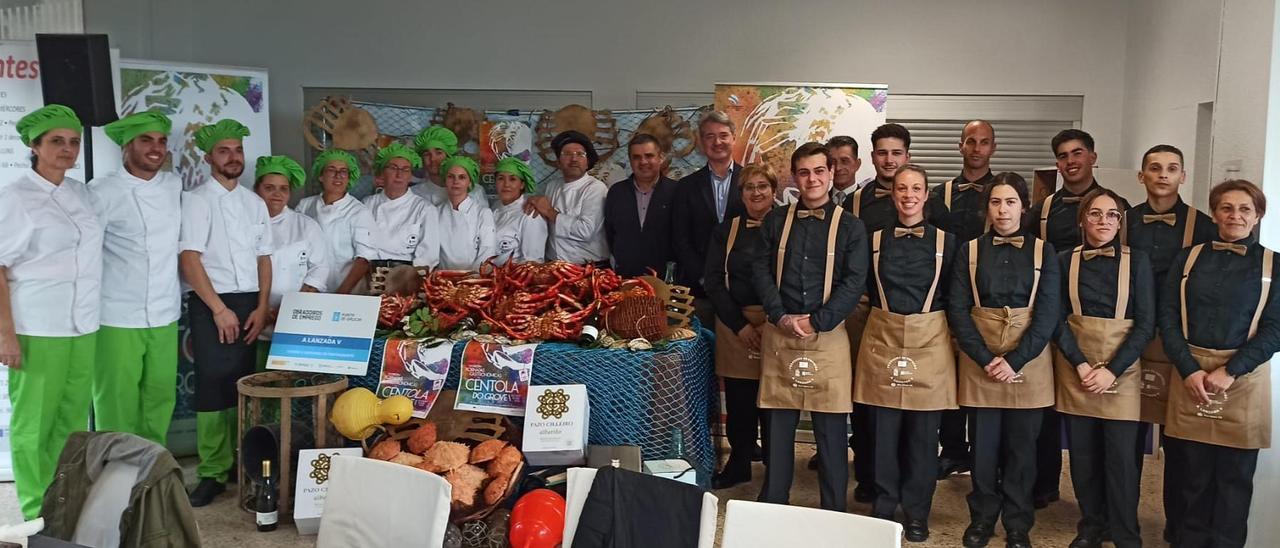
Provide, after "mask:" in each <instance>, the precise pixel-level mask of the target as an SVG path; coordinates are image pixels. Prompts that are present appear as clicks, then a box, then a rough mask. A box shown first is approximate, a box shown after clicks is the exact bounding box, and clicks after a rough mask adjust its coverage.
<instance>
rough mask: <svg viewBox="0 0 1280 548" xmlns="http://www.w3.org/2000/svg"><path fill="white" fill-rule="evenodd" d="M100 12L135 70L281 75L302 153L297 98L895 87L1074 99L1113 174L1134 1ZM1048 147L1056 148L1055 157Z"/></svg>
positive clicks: (895, 0) (280, 113)
mask: <svg viewBox="0 0 1280 548" xmlns="http://www.w3.org/2000/svg"><path fill="white" fill-rule="evenodd" d="M756 4H757V3H752V5H751V7H750V8H749V9H747V8H745V6H746V5H747V4H743V3H741V2H734V1H732V0H703V1H698V2H680V1H675V0H651V1H649V2H643V3H623V2H601V1H600V0H560V1H556V2H537V3H534V2H528V1H522V0H490V1H486V2H439V1H434V2H421V1H413V2H410V1H385V0H365V1H352V0H309V1H280V0H270V1H268V0H252V1H247V0H220V1H218V2H205V1H195V0H93V1H92V2H86V3H85V12H86V28H87V30H88V31H89V32H105V33H108V34H110V35H111V38H112V43H113V45H114V46H116V47H119V48H120V50H121V54H122V56H124V57H135V58H138V57H140V58H150V59H169V60H176V61H190V62H204V63H220V64H232V65H248V66H263V67H266V68H268V69H269V70H270V74H271V82H270V85H271V87H272V90H271V99H272V101H271V110H272V122H273V129H274V131H273V132H272V133H273V135H272V138H273V146H274V147H275V148H276V152H278V153H288V154H299V153H300V152H301V151H302V147H303V144H302V139H301V136H300V122H301V113H302V111H303V109H304V105H303V104H302V103H301V100H302V99H301V98H302V91H301V88H302V86H351V87H402V88H498V89H568V90H589V91H591V92H592V93H593V94H594V95H593V97H594V102H595V106H597V107H600V108H629V107H632V106H633V105H634V96H635V95H634V94H635V91H636V90H646V91H653V90H658V91H710V90H711V89H712V85H713V84H714V83H715V82H716V81H730V80H738V81H828V82H830V81H836V82H840V81H844V82H872V83H887V84H889V86H890V93H891V95H890V97H891V99H890V103H889V108H890V110H892V108H893V106H892V105H893V103H892V93H893V92H895V91H896V92H900V93H1010V94H1037V93H1042V94H1079V95H1084V96H1085V108H1084V127H1085V129H1087V130H1089V131H1091V132H1092V133H1093V134H1094V135H1095V137H1097V139H1098V143H1099V153H1100V157H1101V160H1100V161H1101V163H1102V164H1103V165H1107V166H1112V165H1115V163H1116V162H1118V161H1119V151H1120V150H1121V147H1120V137H1121V121H1122V119H1123V116H1122V114H1123V106H1124V105H1123V98H1124V94H1123V86H1124V83H1125V81H1124V68H1125V65H1124V57H1125V55H1124V49H1125V47H1126V41H1125V38H1124V32H1125V19H1126V15H1127V9H1126V5H1125V4H1124V3H1116V2H1112V1H1110V0H1079V1H1073V2H1025V1H1020V0H990V1H987V2H983V3H982V4H981V5H974V4H971V3H967V2H953V3H938V2H927V1H922V0H862V1H857V2H851V1H840V0H825V1H801V2H788V3H773V4H764V3H759V4H758V5H756ZM1046 146H1047V144H1046Z"/></svg>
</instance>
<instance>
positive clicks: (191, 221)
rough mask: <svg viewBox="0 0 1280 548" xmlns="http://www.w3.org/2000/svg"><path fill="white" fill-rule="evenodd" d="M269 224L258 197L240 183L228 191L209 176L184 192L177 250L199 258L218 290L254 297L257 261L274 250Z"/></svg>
mask: <svg viewBox="0 0 1280 548" xmlns="http://www.w3.org/2000/svg"><path fill="white" fill-rule="evenodd" d="M270 222H271V219H270V217H269V216H268V215H267V204H265V203H263V202H262V198H259V197H258V195H257V194H254V193H253V192H252V191H250V190H249V189H247V188H245V187H243V186H240V185H236V186H235V188H233V189H232V190H227V189H226V188H225V187H223V186H222V183H219V182H218V180H217V179H214V178H213V177H209V178H208V179H206V180H205V181H204V182H203V183H200V184H199V185H197V186H196V187H195V188H193V189H191V190H187V191H184V192H183V193H182V232H181V233H180V235H179V237H178V240H179V242H178V247H179V248H180V249H181V250H182V251H195V252H198V253H200V254H201V255H200V262H201V264H203V265H204V271H205V273H206V274H208V275H209V281H210V282H212V283H213V290H214V292H216V293H219V294H222V293H250V292H253V291H257V290H258V257H270V256H271V252H272V250H274V249H275V246H274V245H273V243H272V241H271V230H270V229H269V227H268V224H269V223H270ZM184 287H185V288H186V289H188V290H189V289H190V287H187V286H186V284H184Z"/></svg>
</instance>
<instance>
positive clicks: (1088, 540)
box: [1067, 535, 1102, 548]
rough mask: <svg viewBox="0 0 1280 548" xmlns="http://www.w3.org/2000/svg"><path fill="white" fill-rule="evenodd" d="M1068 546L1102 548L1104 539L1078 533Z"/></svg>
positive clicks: (1074, 547)
mask: <svg viewBox="0 0 1280 548" xmlns="http://www.w3.org/2000/svg"><path fill="white" fill-rule="evenodd" d="M1067 548H1102V541H1101V540H1099V539H1096V538H1093V537H1086V536H1084V535H1077V536H1076V538H1075V540H1072V541H1071V544H1069V545H1068V547H1067Z"/></svg>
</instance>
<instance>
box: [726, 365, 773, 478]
mask: <svg viewBox="0 0 1280 548" xmlns="http://www.w3.org/2000/svg"><path fill="white" fill-rule="evenodd" d="M759 394H760V381H758V380H754V379H731V378H728V377H725V379H724V407H725V434H726V437H728V438H729V461H728V462H726V463H725V465H724V472H725V473H726V474H733V475H738V474H742V475H745V476H747V477H751V456H752V455H753V454H754V453H755V450H756V432H757V430H756V428H757V426H759V427H760V438H761V439H763V440H764V444H765V446H766V447H767V446H768V445H769V427H768V424H767V423H766V422H765V417H764V413H763V412H761V411H760V408H759V407H756V398H757V397H758V396H759Z"/></svg>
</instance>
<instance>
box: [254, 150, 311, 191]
mask: <svg viewBox="0 0 1280 548" xmlns="http://www.w3.org/2000/svg"><path fill="white" fill-rule="evenodd" d="M272 173H277V174H280V175H284V176H285V178H287V179H289V186H292V187H294V188H299V187H301V186H302V185H304V184H306V182H307V172H305V171H303V170H302V166H300V165H298V162H295V161H293V158H290V157H288V156H259V157H258V163H257V165H256V166H254V168H253V180H255V181H261V180H262V178H263V177H265V176H267V175H270V174H272Z"/></svg>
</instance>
